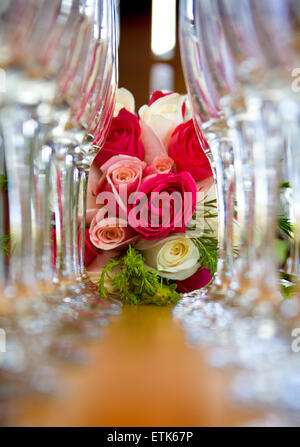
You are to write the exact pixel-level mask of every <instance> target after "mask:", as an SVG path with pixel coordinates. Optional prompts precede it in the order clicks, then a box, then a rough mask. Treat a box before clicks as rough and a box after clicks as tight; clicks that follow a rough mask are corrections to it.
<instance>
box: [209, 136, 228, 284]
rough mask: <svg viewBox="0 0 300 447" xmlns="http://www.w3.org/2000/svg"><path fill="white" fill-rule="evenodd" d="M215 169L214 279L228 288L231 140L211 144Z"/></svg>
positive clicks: (220, 139)
mask: <svg viewBox="0 0 300 447" xmlns="http://www.w3.org/2000/svg"><path fill="white" fill-rule="evenodd" d="M209 145H210V149H211V152H212V156H213V160H214V168H215V180H216V190H217V202H218V246H219V252H218V267H217V272H216V275H215V278H214V284H215V285H216V286H217V287H224V289H226V288H227V287H228V281H229V280H230V278H231V276H232V268H233V250H232V228H233V227H232V221H233V194H232V181H233V168H232V162H233V159H232V142H231V140H230V138H227V137H222V138H216V139H214V140H212V141H210V142H209Z"/></svg>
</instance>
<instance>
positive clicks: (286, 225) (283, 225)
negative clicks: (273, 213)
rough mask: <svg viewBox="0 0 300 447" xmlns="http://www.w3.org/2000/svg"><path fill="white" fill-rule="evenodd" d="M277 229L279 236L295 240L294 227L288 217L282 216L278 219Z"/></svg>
mask: <svg viewBox="0 0 300 447" xmlns="http://www.w3.org/2000/svg"><path fill="white" fill-rule="evenodd" d="M277 227H278V231H279V235H281V236H288V237H289V238H291V239H292V238H293V234H292V233H293V226H292V224H291V221H290V219H289V218H288V217H287V216H285V215H283V214H281V215H279V216H278V217H277Z"/></svg>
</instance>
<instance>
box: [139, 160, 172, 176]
mask: <svg viewBox="0 0 300 447" xmlns="http://www.w3.org/2000/svg"><path fill="white" fill-rule="evenodd" d="M173 166H174V160H173V159H172V158H171V157H168V156H167V155H165V156H161V157H155V158H154V160H153V161H152V163H151V165H150V166H147V168H146V169H144V172H143V175H144V177H148V175H153V174H154V175H155V174H169V172H171V170H172V167H173Z"/></svg>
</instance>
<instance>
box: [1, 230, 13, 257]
mask: <svg viewBox="0 0 300 447" xmlns="http://www.w3.org/2000/svg"><path fill="white" fill-rule="evenodd" d="M10 242H11V236H10V234H6V235H5V236H1V237H0V250H3V251H4V253H5V254H6V255H8V254H9V247H10Z"/></svg>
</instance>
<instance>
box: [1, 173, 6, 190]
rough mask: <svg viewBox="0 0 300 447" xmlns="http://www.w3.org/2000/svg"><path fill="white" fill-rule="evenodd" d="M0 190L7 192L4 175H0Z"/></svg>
mask: <svg viewBox="0 0 300 447" xmlns="http://www.w3.org/2000/svg"><path fill="white" fill-rule="evenodd" d="M0 190H1V192H3V193H4V192H7V177H6V175H4V174H0Z"/></svg>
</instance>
